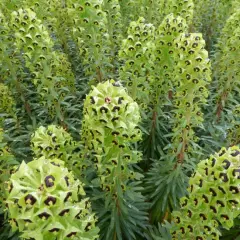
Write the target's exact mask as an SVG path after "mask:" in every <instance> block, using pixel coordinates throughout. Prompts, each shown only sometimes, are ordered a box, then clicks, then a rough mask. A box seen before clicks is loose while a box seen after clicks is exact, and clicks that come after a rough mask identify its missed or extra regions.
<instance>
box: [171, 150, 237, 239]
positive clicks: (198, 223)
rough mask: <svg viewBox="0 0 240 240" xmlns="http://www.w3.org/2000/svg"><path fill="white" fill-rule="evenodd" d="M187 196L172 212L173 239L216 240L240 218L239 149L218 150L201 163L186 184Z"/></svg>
mask: <svg viewBox="0 0 240 240" xmlns="http://www.w3.org/2000/svg"><path fill="white" fill-rule="evenodd" d="M189 185H190V186H189V188H188V192H189V196H188V197H183V198H182V199H181V205H182V208H181V210H179V211H174V212H173V217H174V222H175V227H174V228H173V230H172V235H173V239H196V240H205V239H209V237H210V238H211V239H219V236H220V232H219V230H218V226H219V225H221V226H222V227H223V228H225V229H230V228H231V227H232V226H233V224H234V219H235V218H236V217H237V216H238V215H239V214H240V190H239V189H240V149H239V147H237V146H233V147H230V148H228V149H226V148H222V149H221V150H220V151H219V152H218V153H215V154H213V155H211V156H210V158H209V159H207V160H203V161H201V162H200V163H199V164H198V166H197V169H196V172H195V173H194V174H193V176H192V177H191V178H190V181H189Z"/></svg>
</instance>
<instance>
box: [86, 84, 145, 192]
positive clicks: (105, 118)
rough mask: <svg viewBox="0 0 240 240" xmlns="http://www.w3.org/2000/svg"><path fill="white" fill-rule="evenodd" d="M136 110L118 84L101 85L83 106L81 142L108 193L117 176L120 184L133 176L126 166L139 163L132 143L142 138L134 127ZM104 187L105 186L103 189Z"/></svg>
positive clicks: (138, 115)
mask: <svg viewBox="0 0 240 240" xmlns="http://www.w3.org/2000/svg"><path fill="white" fill-rule="evenodd" d="M139 121H140V114H139V108H138V105H137V103H136V102H134V101H133V99H132V98H131V97H129V96H128V94H127V92H126V90H125V89H124V88H123V87H122V86H121V84H120V83H119V82H114V81H107V82H105V83H100V84H99V85H98V86H97V87H93V90H92V91H91V92H90V93H89V94H88V95H87V98H86V100H85V103H84V120H83V125H82V140H83V145H84V146H85V148H86V150H85V151H86V152H88V153H91V155H90V156H93V157H92V159H91V160H92V164H94V166H95V167H96V168H97V170H98V174H99V176H101V180H102V184H103V186H104V188H107V190H110V186H109V184H110V185H112V184H113V185H114V182H115V180H116V179H115V176H116V174H117V173H118V174H121V182H123V183H126V181H127V180H128V179H129V178H133V177H134V173H133V172H132V171H130V169H129V168H128V166H129V165H130V164H133V163H137V162H138V161H139V157H140V154H139V152H137V151H134V150H133V149H132V147H131V143H134V142H136V141H138V140H139V139H141V131H140V129H139V128H138V126H137V124H138V122H139ZM105 184H107V185H106V186H105Z"/></svg>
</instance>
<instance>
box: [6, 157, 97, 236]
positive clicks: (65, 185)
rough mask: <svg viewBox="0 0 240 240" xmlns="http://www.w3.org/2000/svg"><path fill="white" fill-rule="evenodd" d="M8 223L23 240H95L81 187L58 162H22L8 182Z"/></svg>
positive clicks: (88, 210)
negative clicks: (17, 231)
mask: <svg viewBox="0 0 240 240" xmlns="http://www.w3.org/2000/svg"><path fill="white" fill-rule="evenodd" d="M8 190H9V193H8V198H7V200H6V204H7V208H8V211H9V218H10V220H9V222H10V224H11V226H12V229H13V230H14V231H15V230H19V231H20V232H21V233H22V235H21V238H23V239H36V240H44V239H49V240H55V239H59V240H61V239H62V240H63V239H86V240H87V239H89V240H92V239H97V237H98V228H96V227H95V222H96V218H95V216H94V214H93V213H92V212H91V204H90V202H89V200H88V199H87V198H85V199H82V196H83V195H85V192H84V190H83V185H82V183H81V182H80V181H79V180H76V179H74V176H73V174H72V173H71V172H69V171H68V169H67V168H65V167H64V162H63V161H61V160H58V159H47V158H45V157H41V158H39V159H34V160H33V161H31V162H30V163H28V164H26V163H25V162H24V161H23V162H22V164H21V165H20V167H19V169H18V170H17V171H16V173H14V174H12V176H11V179H10V181H9V183H8Z"/></svg>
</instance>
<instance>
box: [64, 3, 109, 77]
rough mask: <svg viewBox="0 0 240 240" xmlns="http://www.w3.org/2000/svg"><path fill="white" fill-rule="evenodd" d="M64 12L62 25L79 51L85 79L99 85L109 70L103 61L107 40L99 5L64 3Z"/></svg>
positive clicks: (103, 17)
mask: <svg viewBox="0 0 240 240" xmlns="http://www.w3.org/2000/svg"><path fill="white" fill-rule="evenodd" d="M66 11H67V12H66V14H67V15H66V16H65V17H66V18H67V19H65V21H67V24H68V26H69V27H70V31H69V34H70V35H71V36H72V39H74V40H75V41H76V42H77V45H78V47H79V51H80V55H81V58H82V63H83V66H84V72H85V75H87V76H88V77H89V78H90V81H92V80H95V81H102V80H103V79H104V78H105V77H106V76H105V75H106V74H107V72H108V71H110V70H111V68H112V66H111V64H110V62H109V59H108V58H107V57H106V56H107V55H108V54H109V53H110V49H109V46H110V40H109V34H108V31H107V27H106V25H107V18H106V13H105V12H104V11H103V10H102V3H101V1H99V0H88V1H85V0H80V1H78V0H70V1H67V2H66ZM68 22H69V23H68Z"/></svg>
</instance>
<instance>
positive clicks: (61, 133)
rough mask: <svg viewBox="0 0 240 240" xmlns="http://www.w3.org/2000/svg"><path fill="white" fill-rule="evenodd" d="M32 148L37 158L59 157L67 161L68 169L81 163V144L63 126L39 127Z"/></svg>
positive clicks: (32, 141) (33, 137) (33, 138)
mask: <svg viewBox="0 0 240 240" xmlns="http://www.w3.org/2000/svg"><path fill="white" fill-rule="evenodd" d="M31 145H32V150H33V152H34V155H35V157H36V158H40V157H42V156H44V157H45V158H46V159H54V158H57V159H59V160H62V161H64V162H65V165H66V166H67V167H68V169H72V168H73V166H74V165H80V162H79V161H78V159H79V158H80V157H81V155H80V147H79V144H78V143H77V142H76V141H74V140H73V138H72V136H71V135H70V134H69V133H68V132H66V131H65V130H64V129H63V128H62V127H59V126H55V125H49V126H48V127H43V126H41V127H39V128H38V129H37V130H36V131H35V132H34V134H33V135H32V138H31Z"/></svg>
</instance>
